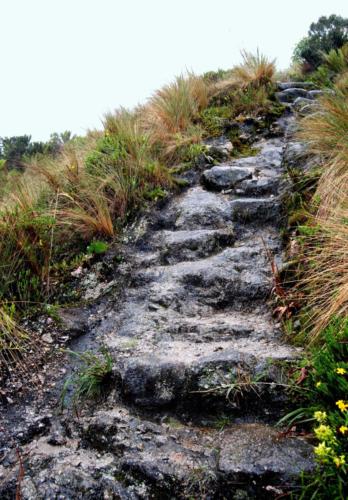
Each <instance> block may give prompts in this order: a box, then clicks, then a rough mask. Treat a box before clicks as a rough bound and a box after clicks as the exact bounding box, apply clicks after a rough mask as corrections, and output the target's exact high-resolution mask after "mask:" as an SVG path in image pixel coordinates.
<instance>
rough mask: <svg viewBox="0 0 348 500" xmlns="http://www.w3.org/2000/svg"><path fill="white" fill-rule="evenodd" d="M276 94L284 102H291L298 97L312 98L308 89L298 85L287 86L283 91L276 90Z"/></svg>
mask: <svg viewBox="0 0 348 500" xmlns="http://www.w3.org/2000/svg"><path fill="white" fill-rule="evenodd" d="M275 95H276V98H277V99H278V101H279V102H281V103H284V104H291V103H293V102H294V101H295V100H296V99H297V98H298V97H303V98H306V99H311V97H310V95H309V93H308V91H307V90H305V89H302V88H296V87H293V88H287V89H285V90H282V91H281V92H276V94H275Z"/></svg>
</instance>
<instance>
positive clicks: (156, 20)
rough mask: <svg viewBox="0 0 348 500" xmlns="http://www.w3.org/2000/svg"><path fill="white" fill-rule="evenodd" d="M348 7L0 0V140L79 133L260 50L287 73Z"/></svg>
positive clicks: (183, 0) (266, 0)
mask: <svg viewBox="0 0 348 500" xmlns="http://www.w3.org/2000/svg"><path fill="white" fill-rule="evenodd" d="M333 13H334V14H338V15H341V16H343V17H348V0H330V1H328V0H288V1H285V0H283V1H282V2H281V1H280V0H214V1H213V0H0V16H1V17H0V19H1V27H0V47H1V58H0V65H1V84H0V85H1V87H0V88H1V91H0V136H10V135H20V134H31V135H32V137H33V139H36V140H46V139H48V137H49V135H50V133H51V132H54V131H57V132H62V131H63V130H66V129H68V130H72V131H73V132H74V133H78V134H83V133H84V132H85V131H86V129H88V128H94V127H97V128H99V127H100V123H101V118H102V116H103V114H104V113H105V112H106V111H109V110H112V109H114V108H116V107H118V106H121V105H122V106H126V107H132V106H134V105H136V104H137V103H138V102H143V101H144V100H145V98H146V97H148V96H149V95H150V94H151V93H152V92H153V91H154V90H156V89H157V88H159V87H160V86H161V85H163V84H164V83H166V82H168V81H170V80H171V79H172V78H173V77H174V76H175V75H177V74H179V73H181V72H182V71H185V69H186V68H187V69H192V70H194V71H195V72H197V73H201V72H204V71H209V70H216V69H218V68H224V69H227V68H230V67H231V66H233V65H234V64H236V63H238V62H239V61H240V50H241V49H243V48H245V49H247V50H251V51H255V49H256V48H257V47H259V48H260V50H261V51H262V52H264V53H265V54H267V55H268V56H270V57H272V58H273V57H274V58H277V62H278V66H279V67H280V68H286V67H287V66H288V65H289V63H290V58H291V54H292V50H293V48H294V45H295V44H296V43H297V42H298V41H299V39H300V38H302V37H303V36H305V35H306V33H307V30H308V27H309V25H310V23H311V22H313V21H316V20H317V19H318V17H320V16H321V15H330V14H333Z"/></svg>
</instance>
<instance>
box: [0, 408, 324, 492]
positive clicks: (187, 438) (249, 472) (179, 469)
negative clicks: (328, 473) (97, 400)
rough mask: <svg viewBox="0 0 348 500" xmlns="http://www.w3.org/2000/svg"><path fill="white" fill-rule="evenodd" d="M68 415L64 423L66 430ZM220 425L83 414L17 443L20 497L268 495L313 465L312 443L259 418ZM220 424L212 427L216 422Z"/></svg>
mask: <svg viewBox="0 0 348 500" xmlns="http://www.w3.org/2000/svg"><path fill="white" fill-rule="evenodd" d="M72 423H73V422H72V419H70V420H69V421H68V420H67V421H66V423H65V426H66V428H67V429H69V428H70V427H71V425H72ZM224 425H225V426H224V428H223V429H221V426H220V428H214V427H207V426H195V425H193V424H184V423H182V422H180V421H178V420H175V419H173V418H170V417H168V418H165V416H164V417H163V421H162V423H155V422H152V421H150V420H146V419H144V418H140V417H138V416H134V415H132V414H131V413H130V411H129V410H127V409H126V408H124V407H123V406H120V405H115V406H114V407H113V408H112V409H104V410H99V411H95V413H94V415H93V416H92V417H88V416H87V415H84V417H83V420H82V421H81V422H80V424H79V426H78V430H77V432H76V430H75V431H74V436H73V437H71V436H69V435H68V434H69V432H67V433H66V434H65V435H64V434H62V435H61V436H60V439H59V442H57V441H53V440H52V436H51V435H48V436H42V437H39V438H37V439H34V440H33V441H32V442H31V443H30V444H28V445H26V446H23V449H22V450H21V453H22V456H24V457H25V469H24V471H25V474H24V477H23V478H22V479H21V498H23V500H46V499H48V498H52V499H53V498H62V499H63V498H66V499H70V498H71V499H72V498H74V499H75V498H76V499H85V498H86V499H90V500H98V499H101V498H115V499H116V498H117V499H120V500H139V499H146V500H147V499H148V500H149V499H153V498H158V499H159V498H161V499H167V500H169V499H174V498H182V499H187V500H188V499H191V498H207V499H208V498H209V499H216V500H218V499H220V500H221V499H231V500H232V499H236V498H257V499H264V500H265V499H269V498H273V497H274V495H275V494H276V495H279V494H284V495H285V494H286V493H287V488H288V487H293V486H294V484H296V483H297V482H298V476H299V474H300V472H302V471H305V472H311V471H313V470H314V464H313V461H312V457H311V453H312V446H311V445H310V444H309V443H308V442H307V441H306V440H305V439H303V438H301V437H293V436H292V437H289V436H288V435H286V434H282V433H281V432H280V430H277V429H274V428H272V427H271V426H269V425H265V424H261V423H243V424H228V423H226V422H225V424H224ZM217 427H218V426H217ZM0 479H2V480H4V481H1V482H0V495H1V498H4V499H7V498H8V499H10V498H14V497H15V493H16V484H17V481H18V465H17V463H16V462H15V463H14V465H13V466H12V467H11V468H8V469H6V471H5V472H4V474H3V473H2V470H1V468H0Z"/></svg>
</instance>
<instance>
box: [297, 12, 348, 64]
mask: <svg viewBox="0 0 348 500" xmlns="http://www.w3.org/2000/svg"><path fill="white" fill-rule="evenodd" d="M346 42H348V19H346V18H343V17H341V16H336V15H335V14H332V15H331V16H329V17H325V16H322V17H320V18H319V19H318V21H317V22H316V23H312V24H311V25H310V27H309V31H308V35H307V37H305V38H303V39H302V40H301V41H300V42H299V43H298V44H297V46H296V47H295V50H294V60H295V61H300V62H304V63H305V65H306V67H307V70H309V71H313V70H315V69H317V68H318V66H320V64H322V62H323V53H326V54H327V53H328V52H330V50H332V49H339V48H340V47H342V46H343V45H344V44H345V43H346Z"/></svg>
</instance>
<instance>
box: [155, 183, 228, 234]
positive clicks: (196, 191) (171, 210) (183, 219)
mask: <svg viewBox="0 0 348 500" xmlns="http://www.w3.org/2000/svg"><path fill="white" fill-rule="evenodd" d="M162 217H163V219H164V221H166V223H165V224H164V225H165V226H166V228H168V229H171V230H173V229H174V230H195V229H204V228H205V229H207V228H209V229H219V228H220V229H221V228H224V229H228V227H229V226H231V207H230V203H229V200H227V199H226V198H224V196H222V195H220V194H217V193H211V192H209V191H206V190H205V189H203V188H201V187H199V186H198V187H194V188H191V189H189V190H188V191H187V192H186V193H184V194H183V195H182V196H181V197H180V198H179V199H177V200H175V201H174V202H173V203H171V204H170V205H169V207H168V209H167V211H166V213H164V214H163V216H162Z"/></svg>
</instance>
